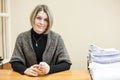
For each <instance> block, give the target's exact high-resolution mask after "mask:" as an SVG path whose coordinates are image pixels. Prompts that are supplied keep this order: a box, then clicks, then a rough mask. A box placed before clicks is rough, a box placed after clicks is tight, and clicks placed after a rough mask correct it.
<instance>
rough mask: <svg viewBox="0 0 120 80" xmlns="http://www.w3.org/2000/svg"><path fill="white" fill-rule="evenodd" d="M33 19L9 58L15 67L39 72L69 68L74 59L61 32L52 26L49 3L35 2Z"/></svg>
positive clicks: (27, 71)
mask: <svg viewBox="0 0 120 80" xmlns="http://www.w3.org/2000/svg"><path fill="white" fill-rule="evenodd" d="M30 22H31V25H32V29H30V30H29V31H26V32H24V33H21V34H20V35H19V36H18V37H17V40H16V44H15V48H14V52H13V55H12V58H11V61H10V63H11V65H12V68H13V70H14V71H17V72H19V73H21V74H25V75H29V76H39V75H45V74H51V73H55V72H60V71H64V70H68V69H70V66H71V61H70V58H69V55H68V53H67V50H66V48H65V45H64V42H63V40H62V38H61V36H60V35H59V34H58V33H55V32H53V31H51V30H50V29H51V27H52V23H53V18H52V15H51V13H50V10H49V9H48V7H47V5H38V6H36V8H35V9H34V10H33V12H32V14H31V17H30Z"/></svg>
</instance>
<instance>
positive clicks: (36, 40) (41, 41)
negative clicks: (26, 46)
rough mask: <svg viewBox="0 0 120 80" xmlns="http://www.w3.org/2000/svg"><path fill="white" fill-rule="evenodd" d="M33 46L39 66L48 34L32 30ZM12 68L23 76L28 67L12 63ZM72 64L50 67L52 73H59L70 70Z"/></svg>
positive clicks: (63, 63) (19, 63)
mask: <svg viewBox="0 0 120 80" xmlns="http://www.w3.org/2000/svg"><path fill="white" fill-rule="evenodd" d="M31 37H32V45H33V48H34V51H35V53H36V58H37V63H38V64H39V63H40V62H41V61H42V55H43V53H44V50H45V47H46V43H47V34H37V33H36V32H35V31H34V30H33V29H31ZM11 64H12V68H13V70H14V71H17V72H19V73H21V74H24V71H25V70H26V68H27V67H26V66H25V65H23V63H22V62H17V61H16V62H12V63H11ZM70 65H71V64H70V63H67V62H61V63H59V64H57V65H50V72H49V74H50V73H55V72H59V71H64V70H68V69H70Z"/></svg>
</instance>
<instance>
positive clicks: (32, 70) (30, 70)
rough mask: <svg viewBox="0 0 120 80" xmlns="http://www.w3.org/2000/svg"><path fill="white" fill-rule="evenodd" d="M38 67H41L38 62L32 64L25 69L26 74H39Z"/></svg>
mask: <svg viewBox="0 0 120 80" xmlns="http://www.w3.org/2000/svg"><path fill="white" fill-rule="evenodd" d="M38 68H39V65H38V64H35V65H32V66H31V67H30V68H27V69H26V70H25V71H24V74H26V75H29V76H39V69H38Z"/></svg>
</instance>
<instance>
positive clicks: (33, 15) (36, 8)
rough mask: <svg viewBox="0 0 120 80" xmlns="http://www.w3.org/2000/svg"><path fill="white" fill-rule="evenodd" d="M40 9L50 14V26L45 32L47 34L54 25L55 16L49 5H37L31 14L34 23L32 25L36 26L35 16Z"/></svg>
mask: <svg viewBox="0 0 120 80" xmlns="http://www.w3.org/2000/svg"><path fill="white" fill-rule="evenodd" d="M39 11H44V12H45V13H46V14H47V16H48V27H47V29H46V30H45V32H44V33H45V34H47V33H48V32H49V31H50V28H51V27H52V24H53V16H52V14H51V12H50V10H49V8H48V6H47V5H37V6H36V7H35V9H34V10H33V12H32V13H31V15H30V22H31V25H32V27H34V21H35V18H36V16H37V14H38V12H39Z"/></svg>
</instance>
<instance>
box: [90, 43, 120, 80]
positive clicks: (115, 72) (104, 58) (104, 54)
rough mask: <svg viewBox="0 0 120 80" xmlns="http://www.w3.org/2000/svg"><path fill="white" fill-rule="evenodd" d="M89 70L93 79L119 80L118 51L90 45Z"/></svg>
mask: <svg viewBox="0 0 120 80" xmlns="http://www.w3.org/2000/svg"><path fill="white" fill-rule="evenodd" d="M88 61H89V66H88V68H89V70H90V74H91V77H92V79H93V80H120V51H119V50H116V49H114V48H112V49H102V48H100V47H97V46H96V45H90V49H89V55H88Z"/></svg>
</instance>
